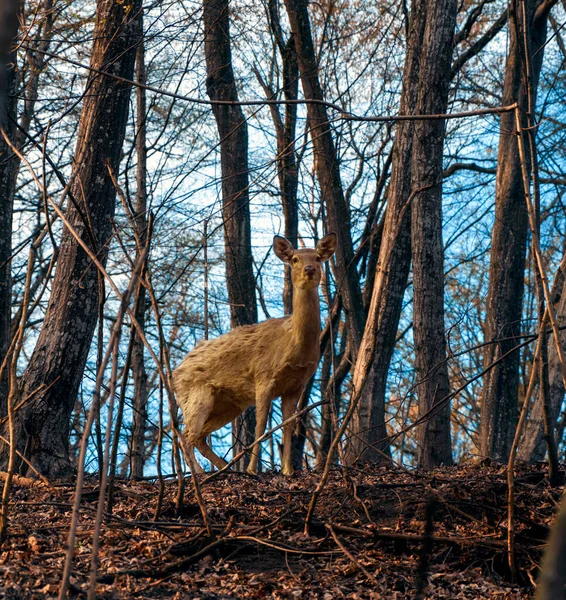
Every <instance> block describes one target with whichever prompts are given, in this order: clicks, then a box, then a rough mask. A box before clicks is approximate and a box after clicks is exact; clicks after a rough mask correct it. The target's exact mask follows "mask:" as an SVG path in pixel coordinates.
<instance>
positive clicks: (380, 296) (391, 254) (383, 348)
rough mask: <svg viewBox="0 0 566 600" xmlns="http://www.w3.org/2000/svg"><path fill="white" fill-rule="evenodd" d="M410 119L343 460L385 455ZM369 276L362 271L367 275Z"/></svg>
mask: <svg viewBox="0 0 566 600" xmlns="http://www.w3.org/2000/svg"><path fill="white" fill-rule="evenodd" d="M425 8H426V6H425V0H412V3H411V14H410V21H409V31H408V35H407V50H406V55H405V66H404V70H403V88H402V91H401V103H400V106H399V112H400V114H411V113H412V112H413V111H414V107H415V105H416V101H417V93H418V89H419V70H420V57H421V48H422V39H423V33H424V28H425V22H426V11H425ZM414 127H415V125H414V122H411V121H400V122H399V123H397V133H396V135H395V142H394V144H393V151H392V154H393V157H392V166H391V179H390V183H389V192H388V197H387V209H386V213H385V221H384V226H383V232H382V235H381V242H380V249H379V258H378V262H377V267H376V269H375V274H374V275H373V290H372V296H371V302H370V308H369V312H368V319H367V323H366V328H365V331H364V339H363V341H362V345H361V350H360V353H359V355H358V362H357V363H356V368H355V371H354V388H355V389H356V390H360V392H359V393H360V394H361V396H360V401H359V404H358V408H357V410H356V412H355V414H354V418H353V420H352V428H351V432H350V441H351V443H350V444H349V447H348V452H347V454H346V457H347V461H348V463H350V464H352V463H354V462H356V461H360V462H381V461H382V460H383V453H385V455H386V456H387V453H389V443H388V439H387V430H386V427H385V391H386V383H387V374H388V372H389V365H390V363H391V357H392V356H393V350H394V348H395V338H396V335H397V329H398V327H399V318H400V316H401V308H402V303H403V295H404V293H405V288H406V286H407V279H408V276H409V269H410V266H411V211H410V207H409V206H408V201H409V199H410V195H411V160H412V159H411V156H412V147H413V132H414ZM370 277H372V274H371V273H370V274H368V279H369V278H370Z"/></svg>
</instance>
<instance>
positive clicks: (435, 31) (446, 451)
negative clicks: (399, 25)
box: [411, 0, 457, 469]
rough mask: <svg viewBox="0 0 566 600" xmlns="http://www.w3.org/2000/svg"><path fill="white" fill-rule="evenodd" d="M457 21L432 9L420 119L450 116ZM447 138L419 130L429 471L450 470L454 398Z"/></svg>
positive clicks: (422, 437) (450, 3)
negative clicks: (447, 328) (445, 221)
mask: <svg viewBox="0 0 566 600" xmlns="http://www.w3.org/2000/svg"><path fill="white" fill-rule="evenodd" d="M456 13H457V2H456V0H431V1H429V2H427V11H426V27H425V32H424V37H423V47H422V54H421V66H420V82H421V85H420V88H419V95H418V100H417V109H416V112H417V114H418V113H420V114H439V113H440V114H441V113H446V112H447V111H446V108H447V106H448V91H449V85H450V63H451V60H452V43H453V39H454V29H455V27H456ZM444 136H445V123H444V121H440V120H432V121H417V123H416V124H415V134H414V140H413V164H412V172H411V182H412V190H413V193H414V194H415V197H414V199H413V201H412V205H411V210H412V214H411V244H412V251H413V288H414V294H413V324H414V326H413V332H414V333H413V335H414V340H415V363H416V374H417V394H418V404H419V417H424V418H425V421H424V422H423V423H421V424H420V425H419V426H418V428H417V443H418V451H417V463H418V465H419V466H420V467H421V468H424V469H431V468H433V467H435V466H438V465H450V464H452V446H451V442H450V404H449V403H448V402H445V403H444V404H442V405H441V406H439V407H438V408H437V409H435V408H434V407H435V406H436V404H437V403H439V402H440V401H441V400H443V399H444V398H446V396H447V395H448V393H449V391H450V382H449V379H448V367H447V363H446V338H445V335H444V250H443V248H444V247H443V244H442V170H443V169H442V166H443V165H442V159H443V150H444ZM431 410H433V412H432V413H430V412H429V411H431ZM425 415H428V416H426V417H425Z"/></svg>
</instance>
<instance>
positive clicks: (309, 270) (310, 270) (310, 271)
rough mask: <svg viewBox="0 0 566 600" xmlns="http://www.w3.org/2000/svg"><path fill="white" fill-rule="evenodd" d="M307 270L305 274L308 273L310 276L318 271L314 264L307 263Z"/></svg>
mask: <svg viewBox="0 0 566 600" xmlns="http://www.w3.org/2000/svg"><path fill="white" fill-rule="evenodd" d="M304 271H305V275H308V276H309V277H314V274H315V273H316V269H315V267H314V265H307V266H306V267H305V269H304Z"/></svg>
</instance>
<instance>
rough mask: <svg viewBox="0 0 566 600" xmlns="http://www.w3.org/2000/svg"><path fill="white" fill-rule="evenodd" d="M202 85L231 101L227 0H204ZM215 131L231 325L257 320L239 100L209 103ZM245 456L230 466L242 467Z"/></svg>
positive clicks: (249, 438) (241, 441) (245, 428)
mask: <svg viewBox="0 0 566 600" xmlns="http://www.w3.org/2000/svg"><path fill="white" fill-rule="evenodd" d="M203 20H204V36H205V42H204V51H205V57H206V72H207V78H206V89H207V93H208V96H209V98H210V99H211V100H228V101H237V100H238V94H237V91H236V82H235V78H234V71H233V68H232V51H231V47H230V30H229V2H228V0H204V1H203ZM212 111H213V113H214V117H215V119H216V124H217V127H218V134H219V136H220V164H221V169H222V216H223V219H224V246H225V253H226V284H227V288H228V299H229V302H230V317H231V325H232V327H237V326H240V325H248V324H250V323H255V322H256V321H257V303H256V296H255V278H254V273H253V268H252V246H251V225H250V209H249V178H248V177H249V174H248V129H247V124H246V120H245V118H244V114H243V112H242V109H241V107H240V106H237V105H226V104H223V105H221V104H214V105H213V107H212ZM254 430H255V409H254V408H253V407H251V408H249V409H247V410H246V411H245V412H244V414H242V415H241V416H240V417H239V418H238V419H236V421H234V422H233V423H232V441H233V452H234V454H238V453H239V452H240V451H241V450H242V448H244V447H246V446H249V445H250V444H251V443H252V442H253V439H254ZM248 462H249V456H245V457H244V459H242V460H241V461H239V464H238V465H236V468H238V469H240V470H244V469H245V468H246V467H247V465H248Z"/></svg>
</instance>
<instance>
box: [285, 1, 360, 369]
mask: <svg viewBox="0 0 566 600" xmlns="http://www.w3.org/2000/svg"><path fill="white" fill-rule="evenodd" d="M285 5H286V7H287V14H288V16H289V23H290V25H291V31H292V32H293V36H294V39H295V48H296V50H297V58H298V61H299V71H300V74H301V83H302V86H303V93H304V96H305V98H306V99H308V100H317V101H319V102H320V101H322V100H324V95H323V91H322V87H321V85H320V81H319V77H318V61H317V57H316V55H315V50H314V44H313V40H312V34H311V26H310V21H309V14H308V9H307V0H285ZM307 119H308V124H309V129H310V133H311V139H312V143H313V149H314V167H315V172H316V177H317V180H318V183H319V186H320V192H321V195H322V199H323V201H324V204H325V206H326V212H327V216H328V228H329V230H331V231H334V232H335V233H336V235H337V237H338V247H337V249H336V267H335V273H336V280H337V281H338V282H339V286H338V287H339V291H340V294H341V295H342V299H343V303H344V308H345V311H346V318H347V323H348V335H350V336H351V340H352V345H351V351H352V356H353V358H355V357H356V356H357V353H358V348H359V345H360V342H361V339H362V332H363V328H364V321H365V316H364V310H363V301H362V294H361V291H360V285H359V277H358V273H357V271H356V269H355V266H354V262H353V259H354V249H353V244H352V237H351V228H350V211H349V207H348V204H347V202H346V199H345V197H344V191H343V189H342V181H341V179H340V165H339V160H338V155H337V152H336V148H335V146H334V140H333V138H332V132H331V129H330V123H329V119H328V114H327V110H326V107H325V106H324V105H323V104H318V103H309V104H307Z"/></svg>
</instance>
